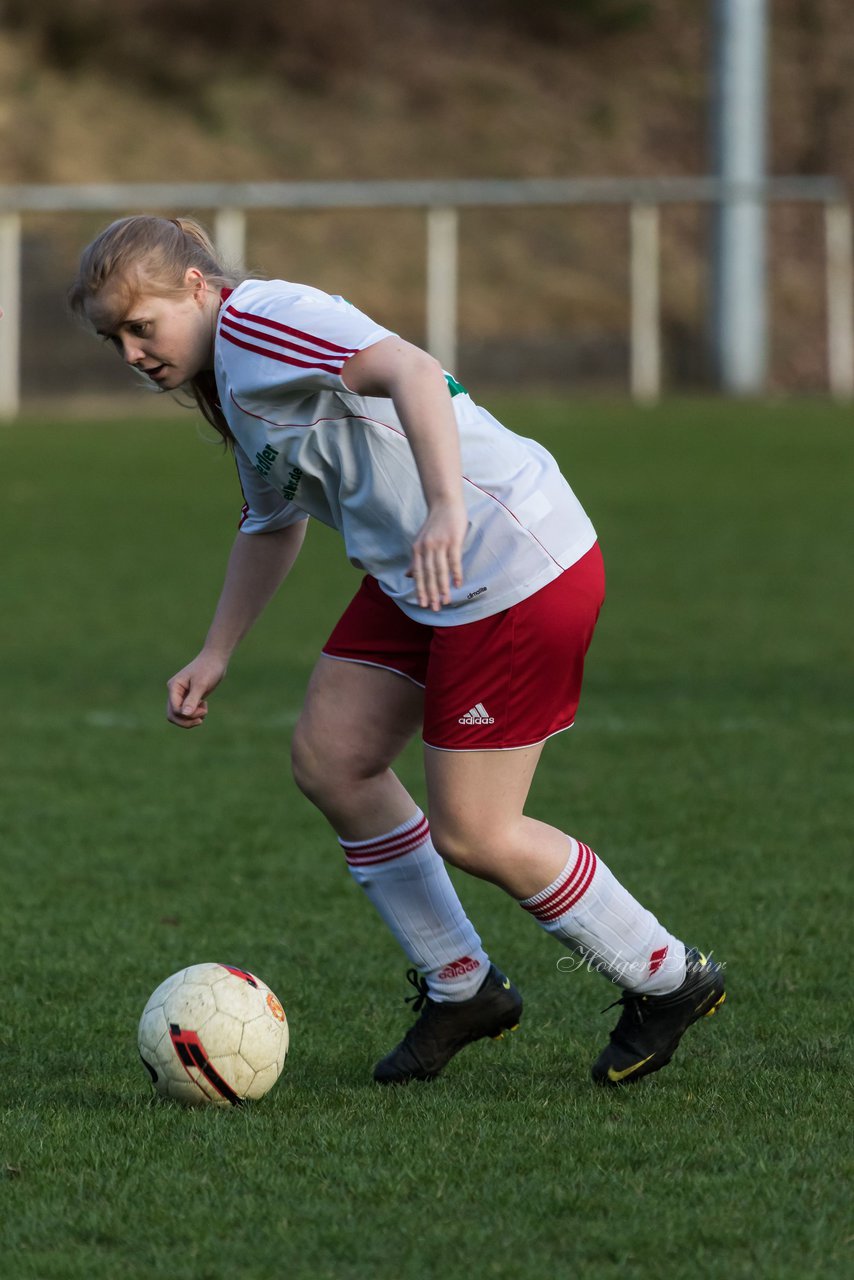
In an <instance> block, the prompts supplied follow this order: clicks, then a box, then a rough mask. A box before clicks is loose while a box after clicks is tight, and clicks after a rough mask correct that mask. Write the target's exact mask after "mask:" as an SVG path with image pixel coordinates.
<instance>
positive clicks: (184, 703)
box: [166, 651, 227, 729]
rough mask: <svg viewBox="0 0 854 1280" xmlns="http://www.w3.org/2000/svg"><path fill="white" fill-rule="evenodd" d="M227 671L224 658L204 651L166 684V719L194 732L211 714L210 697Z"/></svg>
mask: <svg viewBox="0 0 854 1280" xmlns="http://www.w3.org/2000/svg"><path fill="white" fill-rule="evenodd" d="M226 670H227V664H226V663H225V662H224V661H223V660H222V659H221V658H216V657H213V656H212V655H210V654H206V653H205V652H204V651H202V653H200V654H199V655H198V657H196V658H194V659H193V661H192V662H190V663H188V664H187V666H186V667H182V669H181V670H180V671H178V672H176V674H175V675H174V676H173V677H172V679H171V680H169V681H167V684H166V687H167V689H168V690H169V698H168V700H167V703H166V719H167V720H168V721H169V723H170V724H176V725H178V727H179V728H180V729H195V728H196V726H197V725H200V724H202V723H203V721H204V719H205V716H206V715H207V714H208V704H207V697H208V694H210V693H213V691H214V689H215V688H216V687H217V685H218V684H219V683H220V681H221V680H222V678H223V677H224V675H225V673H226Z"/></svg>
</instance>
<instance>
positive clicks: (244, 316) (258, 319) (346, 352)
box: [226, 303, 358, 357]
mask: <svg viewBox="0 0 854 1280" xmlns="http://www.w3.org/2000/svg"><path fill="white" fill-rule="evenodd" d="M226 312H227V313H228V314H230V315H233V316H236V317H237V319H238V320H250V321H252V323H253V324H259V325H264V326H266V327H267V328H269V329H275V330H276V331H277V332H278V333H289V334H290V335H291V337H292V338H302V339H303V341H305V342H313V343H314V345H315V346H318V347H323V349H324V350H325V351H332V352H338V354H340V355H341V356H345V357H346V356H352V355H355V354H356V352H357V351H358V347H339V345H338V343H337V342H330V341H329V340H328V338H318V337H317V336H316V335H315V334H313V333H306V332H305V331H304V330H303V329H292V328H291V326H290V325H287V324H282V323H281V321H279V320H270V319H269V318H268V317H267V316H259V315H255V314H254V312H252V311H238V310H237V308H236V307H233V306H232V305H231V303H229V304H228V306H227V307H226Z"/></svg>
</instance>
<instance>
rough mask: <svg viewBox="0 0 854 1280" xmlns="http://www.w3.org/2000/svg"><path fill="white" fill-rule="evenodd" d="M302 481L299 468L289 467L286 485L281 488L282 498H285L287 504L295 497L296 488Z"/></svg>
mask: <svg viewBox="0 0 854 1280" xmlns="http://www.w3.org/2000/svg"><path fill="white" fill-rule="evenodd" d="M300 480H302V471H301V470H300V468H299V467H291V469H290V471H289V472H288V483H287V484H286V485H283V486H282V497H283V498H287V500H288V502H290V501H291V499H292V498H295V497H296V496H297V488H298V487H299V482H300Z"/></svg>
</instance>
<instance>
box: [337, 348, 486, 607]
mask: <svg viewBox="0 0 854 1280" xmlns="http://www.w3.org/2000/svg"><path fill="white" fill-rule="evenodd" d="M343 376H344V381H345V383H346V385H347V386H348V387H349V388H350V389H351V390H352V391H355V392H356V394H357V395H366V396H371V395H373V396H389V397H390V398H391V400H392V401H393V403H394V407H395V409H396V410H397V415H398V417H399V418H400V421H401V423H402V424H403V429H404V431H405V432H406V437H407V439H408V441H409V444H410V447H411V449H412V453H413V456H414V458H415V465H416V467H417V468H418V476H419V479H420V480H421V487H422V489H423V490H424V497H425V498H426V500H427V512H428V514H427V519H426V520H425V522H424V524H423V525H422V527H421V529H420V531H419V533H418V536H417V537H416V539H415V542H414V543H413V546H412V563H411V564H410V567H409V572H410V573H411V575H412V577H413V578H414V579H415V586H416V590H417V592H418V603H419V604H420V605H421V606H422V607H423V608H426V607H428V606H429V607H430V608H431V609H433V610H434V611H436V610H438V609H440V608H441V606H442V605H443V604H447V603H448V601H449V600H450V586H451V583H452V582H453V584H454V586H456V587H459V586H462V581H463V574H462V546H463V539H464V538H465V535H466V527H467V520H466V509H465V504H464V502H463V489H462V462H461V459H460V442H459V435H458V432H457V422H456V418H455V417H454V411H453V408H452V406H451V397H450V396H449V395H448V386H447V383H446V382H445V375H444V374H443V372H442V367H441V365H440V364H439V362H438V361H437V360H434V359H433V357H432V356H430V355H428V354H427V352H426V351H422V350H421V349H420V348H419V347H414V346H412V344H411V343H409V342H404V341H403V340H402V339H401V338H384V339H383V340H382V341H381V342H377V343H375V344H374V345H373V346H371V347H367V348H366V349H365V350H364V351H359V352H357V354H356V355H355V356H353V357H352V358H351V359H350V360H348V362H347V364H346V365H345V366H344V373H343Z"/></svg>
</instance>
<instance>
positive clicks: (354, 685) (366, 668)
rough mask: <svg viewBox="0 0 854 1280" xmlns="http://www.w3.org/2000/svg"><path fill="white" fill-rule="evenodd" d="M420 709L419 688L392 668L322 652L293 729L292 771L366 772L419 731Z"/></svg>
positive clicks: (390, 758) (388, 758)
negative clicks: (352, 660) (390, 669)
mask: <svg viewBox="0 0 854 1280" xmlns="http://www.w3.org/2000/svg"><path fill="white" fill-rule="evenodd" d="M423 710H424V691H423V689H422V688H421V687H420V686H419V685H417V684H415V683H414V682H413V681H411V680H409V679H407V678H406V677H405V676H402V675H399V674H398V673H397V672H396V671H388V670H386V669H385V668H383V667H377V666H370V665H368V664H366V663H361V662H349V661H341V660H340V659H337V658H330V657H325V656H321V657H320V658H319V659H318V662H317V665H316V666H315V668H314V671H313V673H312V676H311V679H310V680H309V684H308V689H307V690H306V696H305V702H304V704H303V709H302V713H301V715H300V718H299V721H298V723H297V726H296V729H295V731H294V739H293V761H294V771H295V772H296V773H300V772H302V773H307V772H310V773H315V772H318V771H330V772H331V771H336V772H337V774H338V776H339V777H340V778H342V779H343V778H346V777H351V778H358V777H370V776H372V775H373V774H375V773H376V772H378V771H379V770H381V769H384V768H387V767H388V766H389V765H390V764H391V762H392V761H393V760H394V759H395V758H396V757H397V756H398V755H399V754H400V752H401V751H402V750H403V748H404V747H405V745H406V743H407V742H408V741H409V740H410V738H412V737H413V735H414V734H415V733H417V732H418V731H419V729H420V727H421V723H422V717H423Z"/></svg>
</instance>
